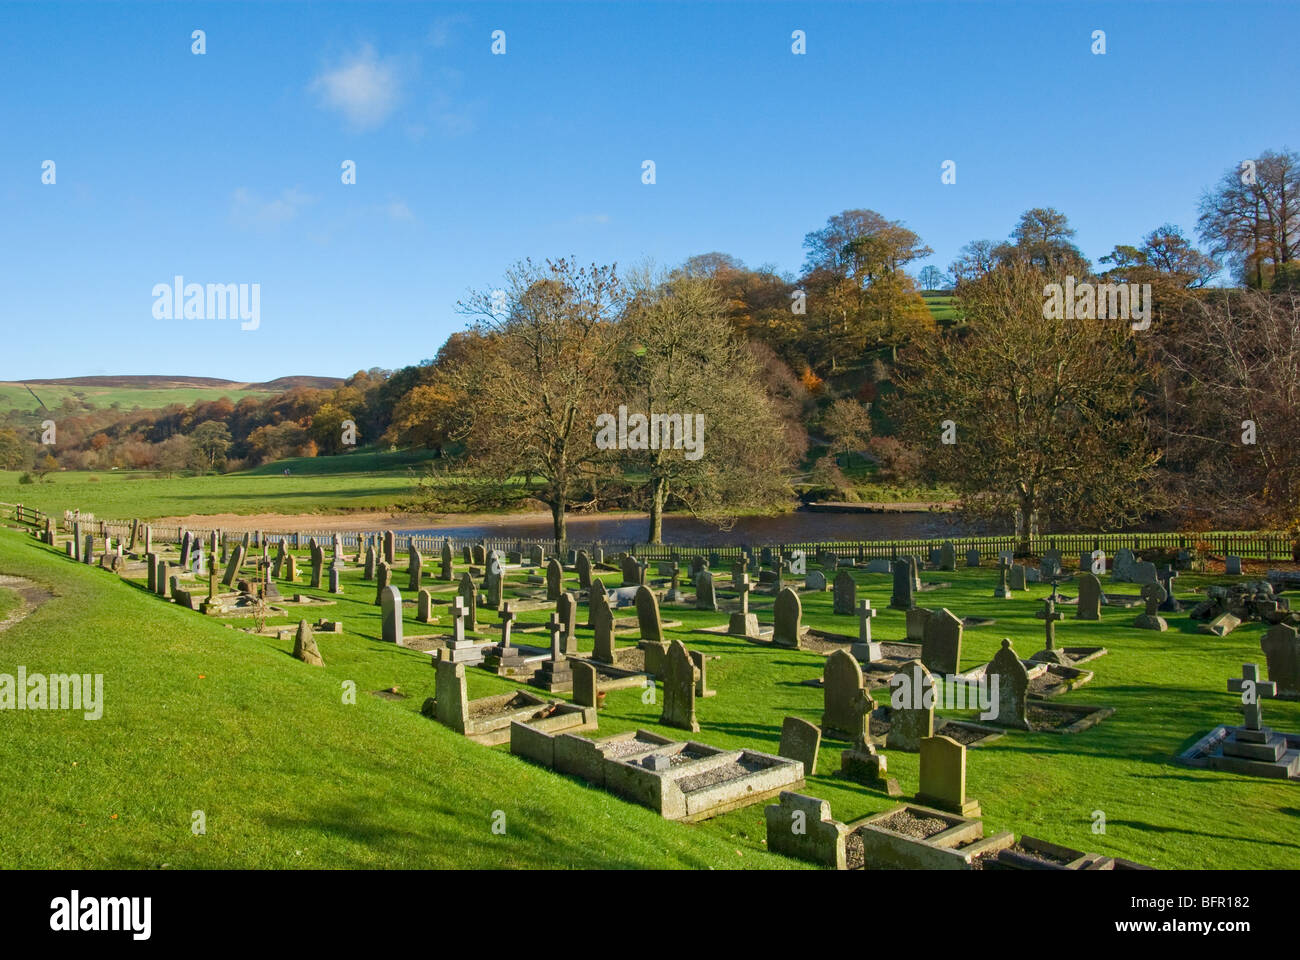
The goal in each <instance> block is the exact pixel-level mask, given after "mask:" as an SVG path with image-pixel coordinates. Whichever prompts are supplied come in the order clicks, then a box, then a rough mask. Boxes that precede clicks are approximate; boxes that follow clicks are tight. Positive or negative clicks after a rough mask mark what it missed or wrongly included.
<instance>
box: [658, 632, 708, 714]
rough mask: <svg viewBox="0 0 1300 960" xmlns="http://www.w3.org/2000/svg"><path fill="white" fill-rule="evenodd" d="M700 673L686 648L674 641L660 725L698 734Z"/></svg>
mask: <svg viewBox="0 0 1300 960" xmlns="http://www.w3.org/2000/svg"><path fill="white" fill-rule="evenodd" d="M697 672H698V671H697V669H696V666H695V664H694V663H693V662H692V661H691V655H690V653H689V652H688V651H687V650H686V647H685V645H684V644H683V643H682V642H681V641H680V640H676V639H674V640H673V641H672V642H671V643H670V644H669V645H668V656H667V658H666V663H665V674H664V709H663V714H662V715H661V716H660V717H659V722H660V723H661V724H663V725H664V726H667V727H677V728H679V729H682V730H689V731H691V732H692V733H698V732H699V730H700V724H699V722H698V721H697V720H696V719H695V684H696V679H697V677H696V674H697Z"/></svg>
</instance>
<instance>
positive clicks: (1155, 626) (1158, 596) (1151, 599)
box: [1133, 583, 1169, 632]
mask: <svg viewBox="0 0 1300 960" xmlns="http://www.w3.org/2000/svg"><path fill="white" fill-rule="evenodd" d="M1166 596H1167V594H1166V593H1165V588H1164V587H1162V586H1160V584H1158V583H1144V584H1143V585H1142V599H1143V601H1144V602H1145V603H1146V605H1147V607H1146V611H1145V612H1144V613H1142V614H1141V615H1140V616H1139V617H1138V618H1137V619H1136V620H1134V621H1133V626H1135V627H1137V628H1138V629H1139V630H1159V631H1161V632H1163V631H1165V630H1168V629H1169V624H1167V623H1166V622H1165V618H1164V617H1162V616H1160V604H1162V603H1164V602H1165V598H1166Z"/></svg>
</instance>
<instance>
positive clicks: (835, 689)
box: [822, 650, 871, 740]
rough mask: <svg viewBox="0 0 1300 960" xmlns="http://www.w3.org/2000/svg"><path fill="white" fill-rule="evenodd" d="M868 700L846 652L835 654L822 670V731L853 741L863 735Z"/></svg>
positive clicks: (854, 663)
mask: <svg viewBox="0 0 1300 960" xmlns="http://www.w3.org/2000/svg"><path fill="white" fill-rule="evenodd" d="M870 699H871V698H870V696H869V694H868V693H867V691H866V687H865V686H864V684H863V680H862V667H860V666H859V665H858V661H857V659H856V658H855V657H853V656H852V655H851V654H850V653H849V652H848V651H847V650H836V651H835V652H834V653H832V654H831V655H830V656H829V657H827V658H826V666H825V667H823V668H822V729H823V730H825V731H827V732H828V733H831V732H834V733H836V734H839V735H841V736H844V737H845V738H847V739H849V740H855V739H856V738H857V737H858V736H859V735H861V733H862V731H863V724H864V723H866V722H867V718H868V716H869V715H870V712H871V711H870V709H869V708H868V707H867V702H868V701H869V700H870Z"/></svg>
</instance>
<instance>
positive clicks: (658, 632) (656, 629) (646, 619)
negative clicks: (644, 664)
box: [634, 584, 664, 643]
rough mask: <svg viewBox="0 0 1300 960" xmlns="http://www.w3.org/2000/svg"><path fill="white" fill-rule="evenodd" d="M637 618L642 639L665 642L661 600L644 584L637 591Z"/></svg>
mask: <svg viewBox="0 0 1300 960" xmlns="http://www.w3.org/2000/svg"><path fill="white" fill-rule="evenodd" d="M634 603H635V604H636V620H637V625H638V626H639V627H640V628H641V639H642V640H648V641H650V642H651V643H663V642H664V626H663V620H662V619H661V618H660V616H659V601H658V600H657V599H656V598H655V595H654V593H653V592H651V590H650V588H649V587H647V586H645V585H644V584H642V585H641V586H639V587H637V591H636V600H635V601H634Z"/></svg>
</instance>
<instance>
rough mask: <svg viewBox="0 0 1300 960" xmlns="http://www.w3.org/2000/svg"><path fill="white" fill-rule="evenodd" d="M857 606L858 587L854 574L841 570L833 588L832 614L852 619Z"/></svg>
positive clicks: (836, 576) (837, 574)
mask: <svg viewBox="0 0 1300 960" xmlns="http://www.w3.org/2000/svg"><path fill="white" fill-rule="evenodd" d="M857 605H858V585H857V583H856V582H855V581H854V580H853V575H852V574H850V573H849V572H848V571H847V570H841V571H839V572H838V573H836V574H835V582H834V584H833V585H832V587H831V612H832V613H836V614H839V615H840V616H846V617H851V616H852V615H853V612H854V608H855V607H856V606H857Z"/></svg>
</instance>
